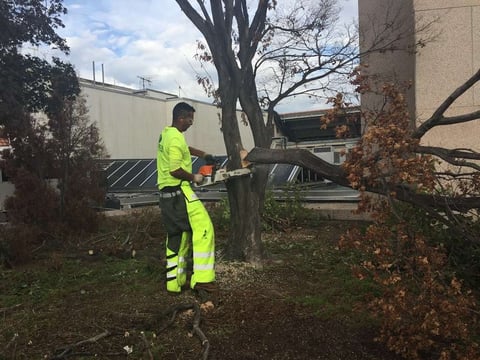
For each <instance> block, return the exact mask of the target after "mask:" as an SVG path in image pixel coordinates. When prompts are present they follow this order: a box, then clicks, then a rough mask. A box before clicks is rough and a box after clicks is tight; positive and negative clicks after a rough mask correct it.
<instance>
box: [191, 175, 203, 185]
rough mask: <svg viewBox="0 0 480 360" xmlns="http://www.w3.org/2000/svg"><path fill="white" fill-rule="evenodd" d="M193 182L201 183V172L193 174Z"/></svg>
mask: <svg viewBox="0 0 480 360" xmlns="http://www.w3.org/2000/svg"><path fill="white" fill-rule="evenodd" d="M193 182H194V183H195V184H201V183H202V182H203V175H202V174H193Z"/></svg>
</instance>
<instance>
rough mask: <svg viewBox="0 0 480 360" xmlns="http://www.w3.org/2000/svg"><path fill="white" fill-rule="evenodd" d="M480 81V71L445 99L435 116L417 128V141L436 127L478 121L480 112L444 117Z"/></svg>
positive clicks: (414, 135)
mask: <svg viewBox="0 0 480 360" xmlns="http://www.w3.org/2000/svg"><path fill="white" fill-rule="evenodd" d="M479 80H480V69H479V70H478V71H477V72H476V73H475V74H474V75H473V76H472V77H470V78H469V79H468V80H467V81H466V82H465V83H463V84H462V85H461V86H459V87H458V88H457V89H456V90H455V91H454V92H453V93H451V94H450V95H449V96H448V97H447V98H446V99H445V101H444V102H443V103H442V104H441V105H440V106H439V107H438V108H437V110H435V112H434V113H433V115H432V116H431V117H430V118H429V119H428V120H426V121H425V122H424V123H423V124H422V125H420V126H419V127H418V128H417V130H415V132H414V133H413V137H414V138H415V139H420V138H421V137H422V136H424V135H425V134H426V133H427V132H428V130H430V129H432V128H434V127H435V126H439V125H450V124H458V123H461V122H466V121H471V120H476V119H478V118H480V111H476V112H473V113H470V114H467V115H462V116H455V117H450V118H446V117H444V114H445V112H446V111H447V110H448V109H449V107H450V106H451V105H452V104H453V103H454V101H455V100H457V99H458V98H459V97H460V96H462V95H463V94H464V93H465V92H466V91H467V90H468V89H470V88H471V87H472V86H473V85H475V84H476V83H477V82H478V81H479Z"/></svg>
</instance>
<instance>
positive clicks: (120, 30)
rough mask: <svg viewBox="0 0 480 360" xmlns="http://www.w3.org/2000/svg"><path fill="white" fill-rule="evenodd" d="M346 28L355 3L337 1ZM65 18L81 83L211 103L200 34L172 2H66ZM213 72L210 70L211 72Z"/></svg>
mask: <svg viewBox="0 0 480 360" xmlns="http://www.w3.org/2000/svg"><path fill="white" fill-rule="evenodd" d="M339 3H340V6H342V8H343V12H342V16H343V19H344V20H345V22H346V23H351V22H352V21H353V20H354V19H356V17H357V0H339ZM64 4H65V6H66V7H67V9H68V14H67V15H66V16H64V17H63V22H64V24H65V28H63V29H60V30H59V31H58V32H59V34H60V35H61V36H63V37H64V38H66V40H67V43H68V45H69V47H70V56H69V57H68V61H70V62H71V63H72V64H73V65H74V66H75V68H76V70H77V73H78V74H79V76H80V77H83V78H87V79H93V62H95V69H96V72H95V78H96V80H97V81H101V80H102V71H101V69H102V64H103V69H104V79H105V82H107V83H111V84H116V85H122V86H128V87H132V88H137V89H138V88H141V87H142V80H141V79H140V77H143V78H147V79H148V80H150V84H149V86H148V87H150V88H153V89H156V90H160V91H165V92H169V93H173V94H176V95H180V96H183V97H188V98H194V99H198V100H207V101H209V100H208V99H207V98H206V96H205V93H204V91H203V89H202V88H201V87H200V86H199V85H198V84H197V82H196V78H195V75H196V73H202V74H203V72H202V70H201V68H200V64H199V63H198V62H197V61H196V60H195V59H194V54H195V52H196V46H197V40H202V36H201V34H200V33H199V32H198V30H196V28H195V27H194V26H193V25H192V24H191V23H190V21H189V20H188V19H187V17H186V16H185V15H184V14H183V13H182V12H181V11H180V9H179V7H178V5H177V3H176V2H175V1H174V0H162V1H158V0H136V1H131V0H64ZM213 71H214V70H213Z"/></svg>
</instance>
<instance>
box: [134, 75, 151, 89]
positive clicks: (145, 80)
mask: <svg viewBox="0 0 480 360" xmlns="http://www.w3.org/2000/svg"><path fill="white" fill-rule="evenodd" d="M137 77H138V78H139V79H140V80H142V89H143V90H146V88H145V83H148V85H151V84H152V79H151V78H150V77H146V76H137Z"/></svg>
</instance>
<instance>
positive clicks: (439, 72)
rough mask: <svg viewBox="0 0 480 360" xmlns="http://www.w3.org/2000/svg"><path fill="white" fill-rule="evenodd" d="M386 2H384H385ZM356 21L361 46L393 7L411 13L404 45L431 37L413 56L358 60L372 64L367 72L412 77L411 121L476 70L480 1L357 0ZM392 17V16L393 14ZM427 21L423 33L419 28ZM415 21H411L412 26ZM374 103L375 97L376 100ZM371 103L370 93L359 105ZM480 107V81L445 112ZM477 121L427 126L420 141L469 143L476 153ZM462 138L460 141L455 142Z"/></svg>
mask: <svg viewBox="0 0 480 360" xmlns="http://www.w3.org/2000/svg"><path fill="white" fill-rule="evenodd" d="M387 4H388V5H387ZM358 5H359V25H360V34H361V49H363V50H364V49H365V48H366V46H368V45H369V43H370V42H371V41H372V36H374V34H375V33H377V34H378V30H376V29H375V27H374V26H372V19H373V20H374V21H375V22H376V25H375V26H377V27H380V26H381V23H382V21H383V20H384V19H386V18H388V16H386V15H389V16H391V15H392V14H394V13H395V11H394V10H392V9H393V8H395V7H400V8H401V9H403V16H407V18H408V15H407V14H408V13H410V14H411V17H410V18H411V19H412V20H414V21H413V23H410V22H408V21H407V22H405V21H404V20H403V19H402V20H401V22H402V23H406V24H408V26H409V27H410V28H411V30H414V31H413V34H414V35H412V36H411V37H409V40H408V41H407V42H406V43H404V45H407V46H408V45H411V44H413V43H414V42H415V40H418V39H419V38H429V37H431V36H433V37H434V38H433V40H430V41H427V43H426V46H425V47H423V48H420V49H418V51H417V53H415V54H408V52H405V51H395V52H387V53H384V54H375V55H371V56H366V57H364V58H363V59H362V60H363V62H367V63H369V65H370V69H369V71H370V72H371V73H372V74H374V73H379V74H381V75H382V76H383V77H384V78H387V79H388V76H389V74H390V77H391V78H397V79H402V80H411V81H412V84H413V87H412V89H411V91H410V92H409V93H408V101H409V110H410V113H411V115H412V121H416V123H417V124H420V123H421V122H422V121H424V120H425V119H427V118H429V117H430V116H431V115H432V114H433V112H434V111H435V109H436V108H437V107H438V106H439V105H440V104H441V103H442V102H443V101H444V100H445V99H446V98H447V96H448V95H450V94H451V93H452V92H453V91H454V90H455V89H456V88H457V87H459V86H460V85H461V84H462V83H463V82H465V81H466V80H467V79H468V78H469V77H470V76H472V75H473V74H474V73H475V72H476V71H477V70H478V69H479V68H480V0H395V1H391V0H359V1H358ZM393 18H395V17H393ZM383 23H384V22H383ZM426 23H431V26H430V28H429V29H428V30H427V32H423V33H422V32H420V31H419V29H420V28H421V27H423V26H424V25H425V24H426ZM413 24H414V25H413ZM376 101H378V98H377V99H376ZM372 104H375V99H374V98H372V97H362V105H363V106H367V107H370V106H371V105H372ZM479 109H480V85H478V84H477V85H476V86H475V87H474V88H473V89H471V90H469V91H468V92H467V93H465V94H464V95H463V96H462V97H461V98H460V99H459V100H458V101H456V102H455V103H454V104H453V106H452V107H451V109H450V111H449V112H448V113H446V115H447V116H448V115H458V114H464V113H469V112H471V111H476V110H479ZM479 135H480V123H479V122H478V121H476V122H471V123H465V124H458V125H449V126H443V127H439V128H437V129H434V130H431V131H430V132H429V134H428V135H427V136H425V137H424V138H423V139H422V141H423V143H424V144H425V145H435V146H442V147H448V148H454V147H458V146H463V147H471V148H474V149H476V150H477V151H480V141H479V140H478V137H479ZM459 139H460V140H461V142H459V141H458V140H459Z"/></svg>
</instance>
